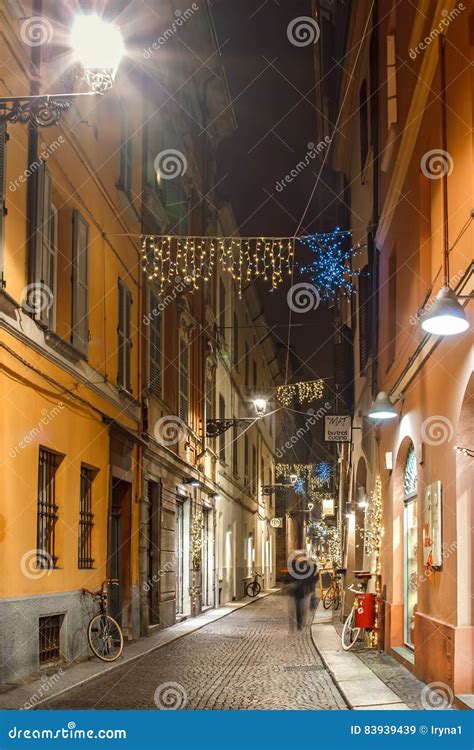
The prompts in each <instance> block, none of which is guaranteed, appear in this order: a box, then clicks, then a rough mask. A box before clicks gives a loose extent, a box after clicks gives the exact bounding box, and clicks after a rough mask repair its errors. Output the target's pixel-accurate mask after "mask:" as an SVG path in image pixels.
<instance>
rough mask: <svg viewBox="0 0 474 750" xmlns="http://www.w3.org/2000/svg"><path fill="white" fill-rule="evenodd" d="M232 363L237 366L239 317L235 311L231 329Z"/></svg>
mask: <svg viewBox="0 0 474 750" xmlns="http://www.w3.org/2000/svg"><path fill="white" fill-rule="evenodd" d="M232 363H233V365H234V367H237V366H238V364H239V319H238V317H237V315H236V314H235V313H234V325H233V329H232Z"/></svg>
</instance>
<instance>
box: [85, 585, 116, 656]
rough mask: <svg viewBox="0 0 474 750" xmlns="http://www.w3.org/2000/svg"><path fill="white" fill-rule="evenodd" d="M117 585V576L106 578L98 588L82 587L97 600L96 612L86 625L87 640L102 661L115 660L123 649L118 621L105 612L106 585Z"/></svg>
mask: <svg viewBox="0 0 474 750" xmlns="http://www.w3.org/2000/svg"><path fill="white" fill-rule="evenodd" d="M108 585H110V586H118V585H119V581H118V580H117V578H107V579H106V580H105V581H103V582H102V586H101V587H100V589H97V590H96V591H90V590H89V589H85V588H83V589H82V593H83V594H89V595H90V596H92V597H93V599H95V600H96V601H97V605H98V608H99V612H98V614H96V615H94V616H93V617H92V618H91V620H90V622H89V625H88V627H87V640H88V642H89V646H90V648H91V650H92V652H93V653H94V654H95V655H96V656H97V658H98V659H101V660H102V661H115V660H116V659H118V658H119V656H120V654H121V653H122V651H123V634H122V629H121V627H120V625H119V624H118V622H117V621H116V620H114V618H113V617H111V616H110V615H109V614H107V590H106V588H107V586H108Z"/></svg>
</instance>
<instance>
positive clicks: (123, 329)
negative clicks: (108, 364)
mask: <svg viewBox="0 0 474 750" xmlns="http://www.w3.org/2000/svg"><path fill="white" fill-rule="evenodd" d="M131 316H132V295H131V293H130V291H129V290H128V289H127V287H126V285H125V284H124V282H123V281H122V279H119V280H118V327H117V335H118V346H117V352H118V372H117V383H118V385H119V386H121V387H122V388H125V390H127V391H129V392H131V391H132V383H131V353H132V336H131Z"/></svg>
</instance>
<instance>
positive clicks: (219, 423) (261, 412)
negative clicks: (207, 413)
mask: <svg viewBox="0 0 474 750" xmlns="http://www.w3.org/2000/svg"><path fill="white" fill-rule="evenodd" d="M253 405H254V408H255V414H256V416H255V417H236V418H234V419H206V437H210V438H213V437H218V435H222V433H224V432H226V431H227V430H229V429H230V428H231V427H241V426H242V427H243V426H244V425H246V424H248V423H249V422H255V420H256V419H261V418H262V417H264V416H265V412H266V410H267V402H266V401H265V399H263V398H256V399H254V401H253Z"/></svg>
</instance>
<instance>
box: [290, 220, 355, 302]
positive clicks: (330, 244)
mask: <svg viewBox="0 0 474 750" xmlns="http://www.w3.org/2000/svg"><path fill="white" fill-rule="evenodd" d="M351 236H352V232H350V231H342V230H341V229H340V228H339V227H336V228H335V229H334V231H332V232H326V233H323V234H311V235H308V236H307V237H300V238H299V241H300V242H302V243H303V244H304V245H306V246H307V247H309V249H310V250H311V252H312V253H313V254H314V256H315V257H314V260H312V261H311V263H310V264H309V265H307V266H302V268H301V271H302V273H308V274H310V276H311V280H312V283H313V284H314V286H315V287H316V288H317V289H318V291H319V294H320V296H321V299H323V300H326V301H329V300H332V299H334V297H335V296H336V294H337V293H340V294H342V295H343V296H345V297H350V296H351V295H352V294H354V292H355V291H356V290H355V287H354V284H353V279H354V277H357V276H358V275H359V272H358V271H357V270H353V269H352V268H351V263H350V261H351V258H353V257H354V256H356V255H358V253H359V252H360V251H361V248H362V245H361V244H358V245H355V246H354V247H353V246H352V243H351Z"/></svg>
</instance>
